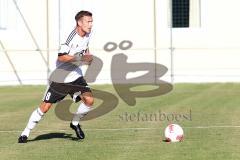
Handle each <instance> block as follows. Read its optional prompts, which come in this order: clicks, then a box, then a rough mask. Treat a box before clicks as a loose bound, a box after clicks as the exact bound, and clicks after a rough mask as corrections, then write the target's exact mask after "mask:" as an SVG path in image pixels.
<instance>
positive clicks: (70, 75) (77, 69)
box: [50, 28, 91, 83]
mask: <svg viewBox="0 0 240 160" xmlns="http://www.w3.org/2000/svg"><path fill="white" fill-rule="evenodd" d="M90 34H91V33H88V34H86V35H85V36H84V37H81V36H79V35H78V34H77V32H76V28H75V29H74V30H73V31H72V32H71V33H70V34H69V36H68V38H67V40H66V42H65V43H64V44H62V45H61V47H60V49H59V52H58V56H61V55H66V54H68V55H71V56H74V55H75V54H79V53H81V54H85V52H86V50H87V49H88V43H89V39H90ZM77 63H79V62H76V63H73V62H60V61H58V60H57V61H56V69H55V70H54V72H53V73H54V74H52V75H51V77H50V81H54V82H58V83H69V82H73V81H75V80H76V79H77V78H79V77H82V76H83V73H82V70H81V65H79V64H77Z"/></svg>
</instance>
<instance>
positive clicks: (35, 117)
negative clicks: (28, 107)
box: [21, 108, 44, 137]
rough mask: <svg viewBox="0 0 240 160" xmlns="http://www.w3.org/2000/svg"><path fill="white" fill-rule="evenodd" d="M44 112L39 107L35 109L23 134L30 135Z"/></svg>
mask: <svg viewBox="0 0 240 160" xmlns="http://www.w3.org/2000/svg"><path fill="white" fill-rule="evenodd" d="M43 115H44V113H43V112H42V111H41V110H40V108H37V109H36V110H34V111H33V112H32V114H31V116H30V118H29V121H28V124H27V126H26V128H25V129H24V131H23V132H22V134H21V136H22V135H25V136H27V137H28V136H29V134H30V131H31V130H32V129H33V128H34V127H35V126H36V125H37V123H38V122H39V121H40V120H41V119H42V117H43Z"/></svg>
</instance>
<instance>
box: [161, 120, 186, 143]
mask: <svg viewBox="0 0 240 160" xmlns="http://www.w3.org/2000/svg"><path fill="white" fill-rule="evenodd" d="M164 133H165V138H166V141H167V142H180V141H182V140H183V129H182V127H181V126H179V125H178V124H170V125H168V126H167V127H166V129H165V132H164Z"/></svg>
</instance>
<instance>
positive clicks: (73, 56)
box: [18, 11, 94, 143]
mask: <svg viewBox="0 0 240 160" xmlns="http://www.w3.org/2000/svg"><path fill="white" fill-rule="evenodd" d="M75 20H76V27H75V28H74V30H73V31H72V32H71V33H70V34H69V36H68V38H67V40H66V42H65V43H64V44H62V45H61V47H60V50H59V53H58V58H57V61H56V69H55V70H54V71H55V72H53V73H54V74H52V76H50V83H49V85H48V87H47V89H46V93H45V95H44V97H43V102H42V103H41V104H40V106H39V108H37V109H36V110H34V111H33V112H32V114H31V116H30V118H29V121H28V124H27V126H26V128H25V129H24V130H23V132H22V133H21V135H20V137H19V138H18V143H26V142H27V139H28V137H29V134H30V132H31V130H32V129H33V128H34V127H35V126H36V124H37V123H38V122H39V121H40V120H41V119H42V117H43V116H44V114H45V113H46V112H47V111H48V110H49V109H50V108H51V106H52V104H53V103H56V102H59V101H61V100H63V99H64V97H65V96H67V95H68V94H69V95H70V96H72V98H73V100H74V101H75V102H79V101H80V100H81V104H80V105H79V107H78V109H77V112H76V114H74V116H73V119H72V121H71V122H70V127H71V128H72V129H73V130H74V131H75V132H76V135H77V137H78V138H79V139H84V137H85V135H84V132H83V131H82V129H81V127H80V125H79V120H80V118H82V117H83V116H84V115H86V114H87V113H88V112H89V111H90V110H91V108H92V105H93V103H94V98H93V95H92V92H91V89H90V88H89V86H88V84H87V83H86V81H85V80H84V78H83V74H82V70H81V65H77V64H79V62H83V63H87V64H90V63H91V62H92V59H93V57H92V55H91V54H90V52H89V48H88V43H89V39H90V35H91V29H92V22H93V18H92V13H91V12H89V11H80V12H78V13H77V14H76V16H75ZM76 63H77V64H76Z"/></svg>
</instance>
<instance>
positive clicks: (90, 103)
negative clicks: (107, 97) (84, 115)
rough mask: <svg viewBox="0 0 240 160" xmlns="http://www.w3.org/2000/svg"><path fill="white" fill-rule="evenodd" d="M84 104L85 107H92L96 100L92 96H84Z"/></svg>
mask: <svg viewBox="0 0 240 160" xmlns="http://www.w3.org/2000/svg"><path fill="white" fill-rule="evenodd" d="M84 103H85V105H87V106H89V107H91V106H93V104H94V98H93V97H90V96H84Z"/></svg>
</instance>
